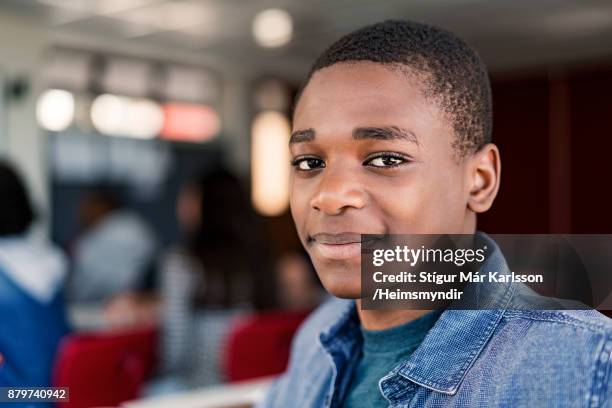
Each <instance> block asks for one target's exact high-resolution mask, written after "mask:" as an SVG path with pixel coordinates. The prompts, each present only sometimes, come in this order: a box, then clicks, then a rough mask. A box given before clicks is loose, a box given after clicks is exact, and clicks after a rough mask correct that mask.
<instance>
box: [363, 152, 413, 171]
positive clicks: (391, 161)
mask: <svg viewBox="0 0 612 408" xmlns="http://www.w3.org/2000/svg"><path fill="white" fill-rule="evenodd" d="M408 161H409V159H408V158H407V157H405V156H403V155H400V154H397V153H378V154H376V155H375V156H373V157H370V158H368V159H367V160H366V161H365V162H364V163H363V164H364V165H366V166H371V167H382V168H385V167H387V168H388V167H396V166H400V165H402V164H404V163H407V162H408Z"/></svg>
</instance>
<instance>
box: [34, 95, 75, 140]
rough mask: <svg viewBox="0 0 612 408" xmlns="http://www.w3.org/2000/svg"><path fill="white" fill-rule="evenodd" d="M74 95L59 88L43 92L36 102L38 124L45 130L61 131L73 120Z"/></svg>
mask: <svg viewBox="0 0 612 408" xmlns="http://www.w3.org/2000/svg"><path fill="white" fill-rule="evenodd" d="M74 110H75V109H74V95H72V93H70V92H68V91H64V90H61V89H49V90H47V91H45V92H43V93H42V94H41V95H40V97H39V98H38V102H37V104H36V118H37V119H38V124H39V125H40V126H41V127H42V128H43V129H46V130H49V131H52V132H61V131H63V130H66V129H67V128H68V126H70V124H71V123H72V121H73V120H74Z"/></svg>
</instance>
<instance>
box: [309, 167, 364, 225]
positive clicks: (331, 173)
mask: <svg viewBox="0 0 612 408" xmlns="http://www.w3.org/2000/svg"><path fill="white" fill-rule="evenodd" d="M366 203H367V194H366V191H365V190H364V188H363V185H362V183H361V182H360V180H359V178H358V177H357V175H356V171H355V170H353V169H332V168H330V167H328V168H326V169H325V171H324V172H323V174H322V178H321V180H320V183H319V186H318V189H317V191H316V193H315V195H314V196H313V198H312V200H311V201H310V206H311V208H313V209H315V210H318V211H321V212H323V213H324V214H326V215H340V214H342V213H343V212H345V211H346V210H347V209H349V208H353V209H360V208H363V207H365V205H366Z"/></svg>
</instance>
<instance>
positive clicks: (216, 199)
mask: <svg viewBox="0 0 612 408" xmlns="http://www.w3.org/2000/svg"><path fill="white" fill-rule="evenodd" d="M177 218H178V220H179V223H180V224H181V227H182V229H183V231H184V235H185V239H184V242H183V244H182V245H180V246H179V247H177V248H174V249H172V250H170V251H169V252H168V254H167V255H166V256H165V257H164V260H163V261H162V267H161V268H160V273H161V279H160V281H161V290H160V293H161V301H162V311H161V317H162V328H163V329H162V352H161V354H162V359H161V360H162V371H163V372H164V374H165V375H166V376H167V377H169V378H174V379H176V381H177V382H176V384H180V385H178V387H189V388H191V387H198V386H205V385H211V384H216V383H219V382H222V381H224V378H223V374H222V372H221V369H220V357H221V355H222V353H223V340H224V339H225V336H226V334H227V331H228V329H229V328H230V326H231V324H232V322H234V321H235V319H237V318H239V317H241V316H243V315H244V314H245V313H250V312H252V311H253V310H258V309H265V308H269V307H272V306H274V305H275V300H274V299H275V297H274V290H273V287H274V277H273V276H272V272H271V271H272V268H271V265H270V262H269V260H268V256H267V247H266V244H265V238H264V236H263V234H262V231H261V226H260V224H259V221H258V219H257V217H256V215H255V213H254V211H253V209H252V208H251V205H250V202H249V199H248V196H247V194H246V193H245V191H244V190H243V188H242V185H241V183H240V181H239V180H238V178H237V177H236V176H234V175H232V174H231V173H229V172H228V171H226V170H224V169H218V170H214V171H212V172H210V173H208V174H206V175H204V176H203V177H201V178H200V179H198V180H197V181H195V182H191V183H189V184H188V185H187V186H185V187H184V188H183V190H182V191H181V193H180V195H179V198H178V200H177Z"/></svg>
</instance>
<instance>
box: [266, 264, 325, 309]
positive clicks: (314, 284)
mask: <svg viewBox="0 0 612 408" xmlns="http://www.w3.org/2000/svg"><path fill="white" fill-rule="evenodd" d="M276 279H277V284H278V289H277V292H278V301H279V306H280V307H281V308H283V309H286V310H296V311H299V310H310V309H313V308H314V307H316V306H318V305H319V304H320V303H321V301H322V300H323V299H324V297H325V291H324V290H323V288H322V286H321V284H320V282H319V280H318V279H317V275H316V272H315V271H314V269H313V268H312V265H311V264H310V262H309V260H308V259H307V258H305V255H302V253H300V252H291V253H287V254H285V255H283V256H282V257H281V258H280V259H279V260H278V262H277V266H276Z"/></svg>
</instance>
